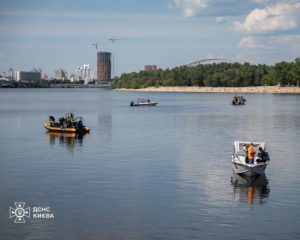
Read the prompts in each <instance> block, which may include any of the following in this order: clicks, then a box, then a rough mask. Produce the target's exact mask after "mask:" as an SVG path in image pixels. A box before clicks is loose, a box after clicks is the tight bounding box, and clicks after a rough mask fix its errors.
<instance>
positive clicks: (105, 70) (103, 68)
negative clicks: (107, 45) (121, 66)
mask: <svg viewBox="0 0 300 240" xmlns="http://www.w3.org/2000/svg"><path fill="white" fill-rule="evenodd" d="M110 80H111V53H109V52H98V53H97V81H98V83H108V82H110Z"/></svg>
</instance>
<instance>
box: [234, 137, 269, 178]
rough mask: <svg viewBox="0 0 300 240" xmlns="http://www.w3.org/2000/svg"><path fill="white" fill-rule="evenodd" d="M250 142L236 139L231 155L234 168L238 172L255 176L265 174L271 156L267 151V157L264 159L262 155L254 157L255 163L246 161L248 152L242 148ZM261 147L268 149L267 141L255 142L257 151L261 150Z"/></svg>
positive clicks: (254, 146) (254, 145)
mask: <svg viewBox="0 0 300 240" xmlns="http://www.w3.org/2000/svg"><path fill="white" fill-rule="evenodd" d="M247 144H249V142H246V141H244V142H241V141H235V142H234V143H233V145H234V151H233V155H232V156H231V162H232V164H233V170H234V172H235V173H236V174H243V175H247V176H255V175H261V174H264V172H265V170H266V167H267V165H268V164H269V161H270V158H269V154H268V152H266V151H265V153H266V159H265V160H264V161H263V160H262V159H261V158H260V157H255V158H254V163H253V164H249V163H247V162H246V153H245V152H244V151H243V150H242V149H240V147H245V146H246V145H247ZM259 147H261V148H262V149H263V150H266V143H264V142H253V148H254V149H255V151H256V152H259V150H258V149H259ZM258 155H259V154H258Z"/></svg>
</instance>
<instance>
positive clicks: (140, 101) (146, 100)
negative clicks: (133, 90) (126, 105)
mask: <svg viewBox="0 0 300 240" xmlns="http://www.w3.org/2000/svg"><path fill="white" fill-rule="evenodd" d="M137 101H138V102H139V103H143V102H144V103H146V102H150V100H149V99H142V98H138V99H137Z"/></svg>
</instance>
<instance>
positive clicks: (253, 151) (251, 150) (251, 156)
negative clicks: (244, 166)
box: [248, 142, 256, 164]
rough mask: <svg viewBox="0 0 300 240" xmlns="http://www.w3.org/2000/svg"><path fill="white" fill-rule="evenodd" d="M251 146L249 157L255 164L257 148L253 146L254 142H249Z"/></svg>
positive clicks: (251, 162)
mask: <svg viewBox="0 0 300 240" xmlns="http://www.w3.org/2000/svg"><path fill="white" fill-rule="evenodd" d="M249 145H250V146H249V148H248V158H249V164H254V158H255V153H256V151H255V149H254V148H253V143H252V142H250V143H249Z"/></svg>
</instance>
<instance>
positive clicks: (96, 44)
mask: <svg viewBox="0 0 300 240" xmlns="http://www.w3.org/2000/svg"><path fill="white" fill-rule="evenodd" d="M92 45H95V46H96V49H97V46H98V45H108V44H99V43H98V42H96V43H93V44H92Z"/></svg>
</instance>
